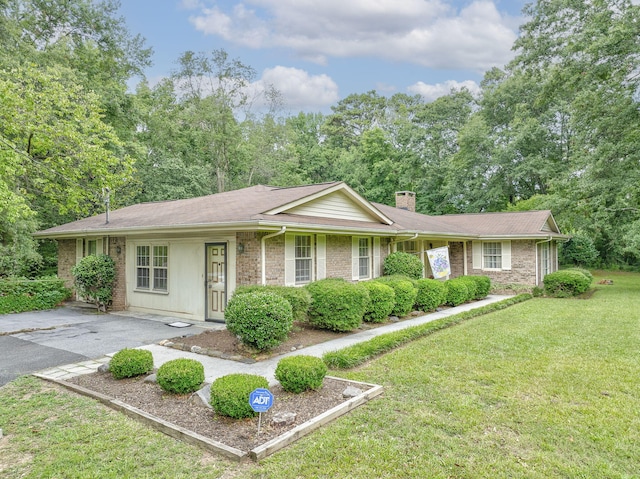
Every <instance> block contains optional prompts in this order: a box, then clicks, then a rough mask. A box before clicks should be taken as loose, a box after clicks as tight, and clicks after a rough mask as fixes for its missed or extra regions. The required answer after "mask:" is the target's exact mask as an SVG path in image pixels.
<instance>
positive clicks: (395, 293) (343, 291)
mask: <svg viewBox="0 0 640 479" xmlns="http://www.w3.org/2000/svg"><path fill="white" fill-rule="evenodd" d="M409 256H411V255H409ZM490 287H491V281H490V280H489V278H488V277H486V276H463V277H460V278H456V279H452V280H448V281H445V282H442V281H437V280H434V279H418V280H415V279H412V278H410V277H407V276H403V275H392V276H382V277H380V278H376V279H374V280H371V281H364V282H361V283H350V282H348V281H345V280H344V279H336V278H329V279H322V280H319V281H314V282H312V283H309V284H308V285H307V286H306V287H305V288H294V287H285V286H243V287H240V288H238V290H237V291H236V293H234V295H233V297H232V298H231V300H230V301H229V304H228V305H227V309H226V312H225V317H226V319H227V326H228V328H229V330H230V331H231V332H233V333H234V334H236V335H237V336H238V337H239V338H240V340H241V341H242V342H243V343H245V344H246V345H248V346H251V347H254V348H257V349H258V350H266V349H271V348H274V347H276V346H278V345H279V344H280V343H282V342H283V341H284V340H286V338H287V336H288V334H289V331H290V329H291V327H292V319H291V317H290V316H289V313H288V312H287V311H285V309H287V308H285V307H282V305H281V304H280V303H281V302H284V303H288V304H290V305H291V306H292V308H291V309H292V311H293V318H294V320H295V321H304V320H306V321H308V322H309V323H310V324H312V325H313V326H315V327H317V328H321V329H328V330H331V331H337V332H346V331H353V330H355V329H357V328H358V327H359V326H360V325H361V324H362V321H367V322H375V323H379V322H384V321H386V320H387V318H388V317H389V315H394V316H405V315H407V314H409V313H410V312H411V311H412V310H414V309H417V310H420V311H425V312H427V311H434V310H435V309H436V308H438V307H439V306H442V305H451V306H457V305H459V304H462V303H464V302H466V301H473V300H477V299H482V298H484V297H486V296H487V294H488V293H489V289H490ZM278 297H279V298H281V299H282V301H280V302H278V301H277V299H278ZM285 300H286V301H285ZM276 306H278V307H276Z"/></svg>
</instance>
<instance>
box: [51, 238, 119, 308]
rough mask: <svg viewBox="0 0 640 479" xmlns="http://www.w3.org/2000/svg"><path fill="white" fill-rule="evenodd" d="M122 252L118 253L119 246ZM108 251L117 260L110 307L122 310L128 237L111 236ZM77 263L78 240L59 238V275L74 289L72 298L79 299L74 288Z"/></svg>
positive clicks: (68, 286)
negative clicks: (74, 273) (72, 272)
mask: <svg viewBox="0 0 640 479" xmlns="http://www.w3.org/2000/svg"><path fill="white" fill-rule="evenodd" d="M118 246H119V247H120V253H117V247H118ZM106 252H107V254H108V255H109V256H111V257H112V258H113V260H114V262H115V269H116V278H115V282H114V285H113V300H112V304H111V307H110V309H111V310H112V311H122V310H124V309H126V307H127V305H126V269H125V261H126V239H125V238H110V239H109V243H108V245H107V249H106ZM75 265H76V240H75V239H63V240H58V277H59V278H60V279H62V280H63V281H64V284H65V286H66V287H67V288H71V289H72V290H73V296H72V299H77V296H76V292H75V289H74V288H73V274H71V268H73V267H74V266H75Z"/></svg>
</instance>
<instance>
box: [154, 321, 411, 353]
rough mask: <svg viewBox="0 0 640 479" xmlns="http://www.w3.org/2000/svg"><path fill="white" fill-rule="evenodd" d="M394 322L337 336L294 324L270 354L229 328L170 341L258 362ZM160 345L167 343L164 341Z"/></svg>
mask: <svg viewBox="0 0 640 479" xmlns="http://www.w3.org/2000/svg"><path fill="white" fill-rule="evenodd" d="M423 314H424V313H422V312H417V311H416V312H415V313H412V314H410V315H408V316H404V317H402V318H400V319H396V320H395V322H397V321H404V320H407V319H412V318H415V317H416V316H421V315H423ZM391 322H392V321H390V320H389V321H385V322H384V323H362V325H361V326H360V327H359V328H358V329H356V330H354V331H350V332H346V333H338V332H335V331H329V330H326V329H319V328H315V327H313V326H311V325H310V324H308V323H295V324H294V325H293V328H292V330H291V332H290V333H289V337H288V339H287V340H286V341H284V342H283V343H281V344H280V345H279V346H277V347H275V348H273V349H271V350H269V351H256V350H253V349H251V348H250V347H248V346H246V345H244V344H242V342H241V341H240V340H239V339H238V338H237V337H236V336H235V335H234V334H233V333H231V332H229V331H228V330H226V329H223V330H218V331H205V332H203V333H200V334H195V335H193V336H179V337H175V338H171V339H169V340H168V341H170V342H171V343H174V344H181V345H183V349H184V350H187V351H189V350H191V348H192V347H193V346H198V347H200V348H202V349H203V350H204V349H210V350H215V351H217V352H218V353H221V354H222V355H225V356H226V357H243V358H247V359H253V360H255V361H262V360H265V359H269V358H272V357H274V356H280V355H282V354H286V353H289V352H291V351H295V350H298V349H303V348H307V347H309V346H313V345H314V344H319V343H324V342H325V341H331V340H333V339H339V338H342V337H345V336H350V335H352V334H355V333H359V332H362V331H365V330H368V329H373V328H377V327H380V326H384V325H386V324H390V323H391ZM161 344H164V341H163V342H162V343H161Z"/></svg>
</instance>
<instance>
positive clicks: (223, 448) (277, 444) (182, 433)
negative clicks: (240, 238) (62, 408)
mask: <svg viewBox="0 0 640 479" xmlns="http://www.w3.org/2000/svg"><path fill="white" fill-rule="evenodd" d="M33 376H35V377H37V378H40V379H43V380H45V381H48V382H52V383H55V384H58V385H60V386H62V387H64V388H66V389H69V390H71V391H73V392H76V393H78V394H81V395H83V396H87V397H90V398H92V399H95V400H97V401H99V402H100V403H102V404H104V405H105V406H108V407H110V408H112V409H115V410H116V411H119V412H122V413H124V414H126V415H127V416H129V417H131V418H133V419H136V420H138V421H140V422H142V423H144V424H147V425H150V426H151V427H153V428H154V429H157V430H158V431H160V432H162V433H164V434H166V435H168V436H171V437H173V438H174V439H180V440H183V441H185V442H187V443H189V444H193V445H196V446H200V447H202V448H204V449H206V450H208V451H211V452H214V453H217V454H222V455H224V456H226V457H228V458H230V459H233V460H236V461H241V460H243V459H245V458H247V457H250V458H251V459H253V460H254V461H259V460H260V459H264V458H265V457H267V456H269V455H270V454H273V453H274V452H276V451H279V450H280V449H282V448H284V447H285V446H288V445H289V444H291V443H293V442H295V441H296V440H298V439H300V438H302V437H304V436H306V435H307V434H309V433H311V432H312V431H314V430H316V429H318V428H319V427H321V426H324V425H325V424H328V423H329V422H331V421H333V420H334V419H336V418H338V417H340V416H342V415H344V414H346V413H348V412H349V411H351V410H353V409H355V408H356V407H358V406H360V405H362V404H364V403H366V402H367V401H369V400H371V399H373V398H375V397H377V396H379V395H380V394H382V393H383V390H384V388H383V387H382V386H380V385H377V384H369V383H365V382H361V381H354V380H351V379H344V378H338V377H333V376H326V377H327V378H331V379H334V380H337V381H345V382H348V383H352V384H361V385H363V386H367V387H368V388H369V389H368V390H367V391H364V392H363V393H362V394H359V395H358V396H355V397H353V398H351V399H349V400H347V401H345V402H343V403H341V404H338V405H337V406H335V407H333V408H331V409H329V410H328V411H325V412H324V413H322V414H320V415H319V416H316V417H314V418H312V419H310V420H308V421H306V422H304V423H302V424H300V425H298V426H296V427H295V428H293V429H291V430H290V431H287V432H285V433H283V434H281V435H280V436H278V437H275V438H273V439H271V440H270V441H267V442H266V443H264V444H262V445H260V446H258V447H256V448H253V449H252V450H251V451H242V450H240V449H237V448H234V447H231V446H227V445H226V444H223V443H221V442H218V441H215V440H213V439H209V438H207V437H204V436H202V435H200V434H197V433H195V432H193V431H189V430H188V429H185V428H183V427H180V426H178V425H176V424H173V423H170V422H167V421H165V420H163V419H161V418H159V417H157V416H154V415H153V414H149V413H146V412H144V411H142V410H140V409H138V408H135V407H133V406H130V405H129V404H126V403H124V402H122V401H120V400H118V399H114V398H112V397H110V396H107V395H105V394H102V393H99V392H96V391H92V390H91V389H87V388H85V387H83V386H79V385H77V384H73V383H70V382H67V381H64V380H61V379H56V378H52V377H49V376H46V375H43V374H38V373H34V374H33Z"/></svg>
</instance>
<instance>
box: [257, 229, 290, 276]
mask: <svg viewBox="0 0 640 479" xmlns="http://www.w3.org/2000/svg"><path fill="white" fill-rule="evenodd" d="M285 231H287V227H286V226H283V227H282V229H281V230H280V231H276V232H275V233H271V234H268V235H265V236H263V237H262V239H261V240H260V246H261V247H260V261H261V267H262V286H266V285H267V271H266V269H267V251H266V240H267V239H269V238H274V237H275V236H280V235H281V234H284V232H285Z"/></svg>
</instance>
